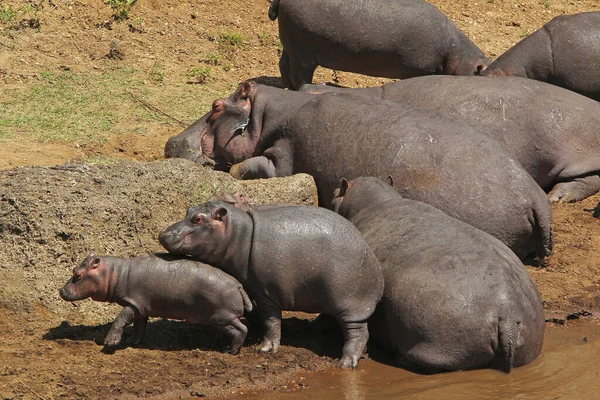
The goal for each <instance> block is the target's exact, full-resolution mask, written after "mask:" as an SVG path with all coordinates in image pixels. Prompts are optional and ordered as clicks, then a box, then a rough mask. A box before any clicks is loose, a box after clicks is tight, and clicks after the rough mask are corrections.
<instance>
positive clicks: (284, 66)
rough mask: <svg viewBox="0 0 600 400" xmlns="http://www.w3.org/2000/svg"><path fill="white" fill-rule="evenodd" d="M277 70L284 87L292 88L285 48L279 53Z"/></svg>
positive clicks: (288, 60)
mask: <svg viewBox="0 0 600 400" xmlns="http://www.w3.org/2000/svg"><path fill="white" fill-rule="evenodd" d="M279 72H280V73H281V79H282V80H283V84H284V85H285V87H286V88H288V89H292V81H291V80H290V58H289V57H288V55H287V53H286V52H285V50H284V51H283V52H282V53H281V58H280V59H279Z"/></svg>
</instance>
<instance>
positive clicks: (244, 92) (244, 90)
mask: <svg viewBox="0 0 600 400" xmlns="http://www.w3.org/2000/svg"><path fill="white" fill-rule="evenodd" d="M250 92H252V84H251V83H250V82H248V81H245V82H244V83H242V87H241V88H240V99H242V100H245V99H247V98H248V97H249V96H250Z"/></svg>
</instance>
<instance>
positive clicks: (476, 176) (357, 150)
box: [202, 83, 552, 258]
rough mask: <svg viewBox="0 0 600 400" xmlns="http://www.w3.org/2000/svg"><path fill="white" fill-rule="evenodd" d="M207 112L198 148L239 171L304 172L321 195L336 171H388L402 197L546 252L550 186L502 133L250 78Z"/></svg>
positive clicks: (523, 248)
mask: <svg viewBox="0 0 600 400" xmlns="http://www.w3.org/2000/svg"><path fill="white" fill-rule="evenodd" d="M209 114H210V115H206V116H204V117H203V118H204V119H205V120H206V124H205V127H204V128H203V132H204V134H203V143H202V149H203V151H205V152H207V153H205V154H204V155H205V156H206V157H207V158H212V159H216V160H217V165H226V164H230V165H232V164H234V165H233V166H232V167H231V168H230V170H229V172H230V174H231V175H232V176H234V177H236V178H242V179H252V178H268V177H273V176H288V175H292V174H295V173H300V172H304V173H308V174H311V175H312V176H313V177H314V179H315V182H316V185H317V188H318V191H319V203H320V204H322V205H323V204H325V205H326V204H329V203H330V202H331V193H333V190H334V188H335V187H336V185H337V182H339V179H341V178H342V177H348V178H349V179H352V178H355V177H358V176H365V175H373V176H376V177H379V178H385V177H386V176H388V175H391V176H393V178H394V180H395V182H396V185H395V187H396V190H398V191H399V193H401V194H402V195H403V196H404V197H407V198H411V199H415V200H421V201H424V202H426V203H428V204H431V205H433V206H435V207H438V208H440V209H441V210H443V211H445V212H446V213H448V214H450V215H451V216H453V217H456V218H458V219H460V220H462V221H465V222H467V223H470V224H472V225H473V226H475V227H477V228H480V229H482V230H484V231H486V232H488V233H490V234H492V235H493V236H495V237H497V238H498V239H500V240H502V241H503V242H504V243H505V244H507V245H508V246H509V247H510V248H511V249H513V251H515V252H516V253H517V255H519V257H523V258H524V257H526V256H528V255H533V254H537V255H539V256H541V257H544V256H545V255H548V254H549V253H550V250H551V247H552V237H551V226H550V225H551V223H550V221H551V210H550V205H549V202H548V199H547V197H546V195H545V194H544V192H543V191H542V190H541V189H540V187H539V186H538V185H537V184H536V183H535V181H534V180H533V179H532V178H531V176H529V175H528V174H527V172H525V171H524V170H523V168H522V167H521V166H520V165H519V163H518V162H516V161H515V160H513V159H512V158H511V157H510V156H509V155H508V154H507V153H506V152H505V151H504V150H503V149H502V145H501V144H500V143H498V142H497V141H496V140H494V139H492V138H490V137H488V136H487V135H484V134H481V133H479V132H478V131H476V130H475V129H473V128H472V127H470V126H469V125H467V124H465V123H462V122H459V121H453V120H450V119H446V118H444V117H442V116H441V115H440V114H438V113H436V112H432V111H425V110H416V109H412V108H407V107H400V106H398V105H396V104H394V103H392V102H388V101H383V100H378V99H371V98H369V99H363V98H360V97H358V96H352V95H345V94H335V93H331V94H324V95H319V96H316V95H312V94H309V93H298V92H293V91H286V90H281V89H277V88H272V87H267V86H262V85H253V84H249V83H245V84H244V85H242V86H241V87H240V89H239V90H238V91H237V92H236V93H234V94H233V95H232V96H230V97H229V98H227V99H223V100H221V99H219V100H215V101H214V103H213V111H212V112H211V113H209ZM240 124H243V125H244V128H243V129H238V128H237V127H239V126H240Z"/></svg>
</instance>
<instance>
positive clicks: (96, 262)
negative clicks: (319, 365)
mask: <svg viewBox="0 0 600 400" xmlns="http://www.w3.org/2000/svg"><path fill="white" fill-rule="evenodd" d="M99 265H100V259H99V258H98V257H96V258H94V259H93V260H92V262H91V263H90V268H91V269H96V268H98V266H99Z"/></svg>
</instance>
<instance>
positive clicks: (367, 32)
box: [269, 0, 490, 89]
mask: <svg viewBox="0 0 600 400" xmlns="http://www.w3.org/2000/svg"><path fill="white" fill-rule="evenodd" d="M269 17H270V18H271V19H272V20H275V19H276V18H279V37H280V40H281V44H282V45H283V53H282V54H281V59H280V60H279V69H280V71H281V77H282V78H283V82H284V84H285V85H286V86H287V87H288V88H290V89H298V88H299V87H300V86H302V84H304V83H311V82H312V78H313V73H314V71H315V69H316V68H317V66H319V65H320V66H323V67H326V68H331V69H336V70H340V71H351V72H357V73H360V74H365V75H371V76H381V77H387V78H401V79H404V78H410V77H413V76H420V75H431V74H446V75H473V74H478V73H479V72H480V71H481V70H482V69H483V68H485V67H486V66H487V65H488V64H489V63H490V60H488V59H487V58H486V57H485V55H484V54H483V52H482V51H481V50H480V49H479V48H478V47H477V46H476V45H475V44H474V43H473V42H472V41H471V40H470V39H469V38H468V37H467V36H466V35H465V34H464V33H463V32H461V31H460V30H459V29H458V28H457V27H456V25H454V24H453V23H452V22H451V21H450V20H448V18H447V17H446V16H445V15H444V14H443V13H442V12H440V10H438V9H437V8H436V7H435V6H433V5H432V4H429V3H427V2H425V1H423V0H379V1H377V2H368V1H357V0H302V1H295V0H274V1H273V2H272V3H271V7H270V8H269Z"/></svg>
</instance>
